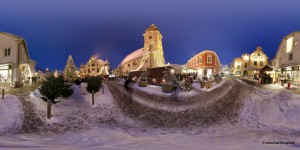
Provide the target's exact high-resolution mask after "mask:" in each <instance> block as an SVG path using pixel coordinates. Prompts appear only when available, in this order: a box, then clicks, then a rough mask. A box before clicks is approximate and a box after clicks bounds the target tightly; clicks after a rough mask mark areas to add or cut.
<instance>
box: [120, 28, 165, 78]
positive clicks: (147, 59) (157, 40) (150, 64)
mask: <svg viewBox="0 0 300 150" xmlns="http://www.w3.org/2000/svg"><path fill="white" fill-rule="evenodd" d="M143 36H144V47H142V48H140V49H138V50H135V51H134V52H132V53H130V54H129V55H127V56H126V57H125V58H124V59H123V61H122V62H121V63H120V64H119V66H118V75H119V76H127V75H128V74H129V73H130V72H133V71H144V70H147V69H149V68H156V67H162V66H165V58H164V52H163V46H162V38H163V37H162V35H161V33H160V31H159V30H158V28H157V27H156V26H155V25H154V24H152V25H151V26H150V27H149V28H148V29H147V30H146V31H145V33H144V34H143Z"/></svg>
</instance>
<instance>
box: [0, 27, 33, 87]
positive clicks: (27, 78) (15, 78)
mask: <svg viewBox="0 0 300 150" xmlns="http://www.w3.org/2000/svg"><path fill="white" fill-rule="evenodd" d="M35 65H36V62H35V61H33V60H32V59H30V57H29V54H28V49H27V46H26V42H25V40H24V39H22V38H21V37H18V36H16V35H13V34H9V33H5V32H0V83H7V84H10V85H12V86H19V85H22V84H23V83H30V82H31V81H32V80H31V79H32V77H33V76H34V74H35Z"/></svg>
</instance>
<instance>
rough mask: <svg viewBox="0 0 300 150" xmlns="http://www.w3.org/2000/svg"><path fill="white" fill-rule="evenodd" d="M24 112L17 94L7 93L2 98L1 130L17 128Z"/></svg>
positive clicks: (0, 104)
mask: <svg viewBox="0 0 300 150" xmlns="http://www.w3.org/2000/svg"><path fill="white" fill-rule="evenodd" d="M22 113H23V110H22V104H21V102H20V101H19V99H18V98H17V97H16V96H14V95H10V94H7V95H5V97H4V99H3V100H2V99H0V132H3V131H5V130H8V129H10V128H15V127H16V126H17V125H18V124H19V123H20V122H21V115H22Z"/></svg>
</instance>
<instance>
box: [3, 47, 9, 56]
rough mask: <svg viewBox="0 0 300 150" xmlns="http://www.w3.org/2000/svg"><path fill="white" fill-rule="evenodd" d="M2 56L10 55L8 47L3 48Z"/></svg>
mask: <svg viewBox="0 0 300 150" xmlns="http://www.w3.org/2000/svg"><path fill="white" fill-rule="evenodd" d="M4 56H10V48H5V49H4Z"/></svg>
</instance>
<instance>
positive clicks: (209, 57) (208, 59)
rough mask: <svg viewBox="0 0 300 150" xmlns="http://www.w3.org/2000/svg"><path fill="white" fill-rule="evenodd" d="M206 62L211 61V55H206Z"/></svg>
mask: <svg viewBox="0 0 300 150" xmlns="http://www.w3.org/2000/svg"><path fill="white" fill-rule="evenodd" d="M207 63H212V58H211V55H208V56H207Z"/></svg>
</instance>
